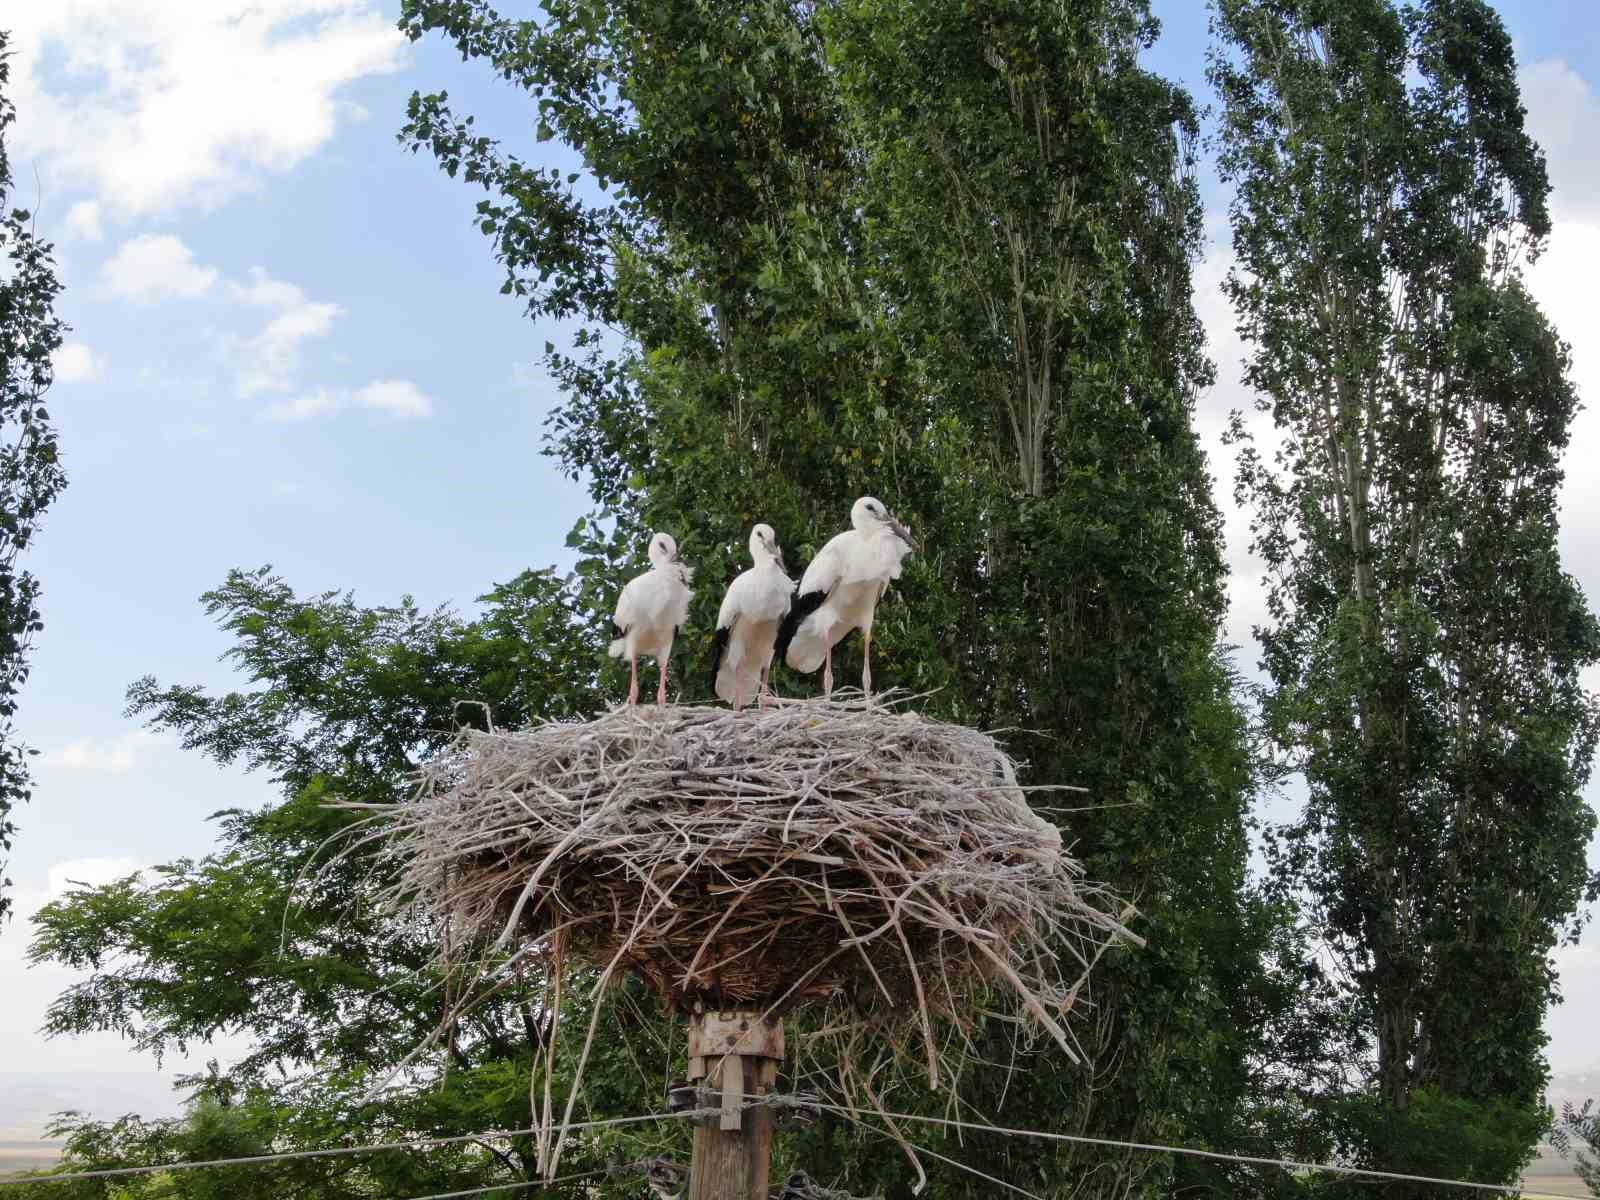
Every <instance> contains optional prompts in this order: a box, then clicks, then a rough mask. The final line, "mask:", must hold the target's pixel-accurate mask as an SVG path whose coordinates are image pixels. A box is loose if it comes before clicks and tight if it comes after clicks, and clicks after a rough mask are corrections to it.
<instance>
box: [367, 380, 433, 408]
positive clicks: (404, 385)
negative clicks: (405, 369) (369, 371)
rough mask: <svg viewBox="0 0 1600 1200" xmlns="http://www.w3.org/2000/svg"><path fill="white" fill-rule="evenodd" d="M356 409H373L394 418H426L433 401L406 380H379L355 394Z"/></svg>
mask: <svg viewBox="0 0 1600 1200" xmlns="http://www.w3.org/2000/svg"><path fill="white" fill-rule="evenodd" d="M354 400H355V402H356V404H357V406H358V407H361V408H375V409H378V410H379V411H380V412H386V413H389V414H390V415H391V416H396V417H426V416H431V415H432V413H433V401H432V400H430V399H428V397H427V396H425V395H424V394H423V393H422V391H421V390H420V389H419V388H418V387H417V385H416V384H414V383H412V382H411V381H410V380H406V379H379V380H377V381H375V382H373V383H369V384H367V386H366V387H364V388H362V389H361V390H360V391H358V392H356V394H355V396H354Z"/></svg>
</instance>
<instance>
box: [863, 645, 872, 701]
mask: <svg viewBox="0 0 1600 1200" xmlns="http://www.w3.org/2000/svg"><path fill="white" fill-rule="evenodd" d="M861 690H862V691H863V692H864V693H866V694H867V695H868V696H870V695H872V634H871V633H863V634H862V635H861Z"/></svg>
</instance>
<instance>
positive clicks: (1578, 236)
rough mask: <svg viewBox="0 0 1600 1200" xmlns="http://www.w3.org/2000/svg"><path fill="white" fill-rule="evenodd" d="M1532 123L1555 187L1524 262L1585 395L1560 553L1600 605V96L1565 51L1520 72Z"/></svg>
mask: <svg viewBox="0 0 1600 1200" xmlns="http://www.w3.org/2000/svg"><path fill="white" fill-rule="evenodd" d="M1521 83H1522V89H1523V103H1524V104H1525V105H1526V106H1527V109H1528V130H1529V132H1530V133H1532V134H1533V135H1534V137H1536V138H1537V139H1538V140H1539V142H1540V144H1541V145H1542V146H1543V147H1544V150H1545V155H1546V158H1547V160H1548V162H1549V168H1550V178H1551V181H1552V183H1553V184H1554V186H1555V191H1554V193H1553V196H1552V201H1551V209H1552V215H1553V217H1554V226H1555V227H1554V230H1553V232H1552V233H1551V235H1550V241H1549V244H1548V245H1547V246H1546V248H1545V252H1544V254H1543V255H1542V256H1541V257H1540V259H1539V261H1538V262H1537V263H1535V264H1533V266H1531V267H1530V268H1528V270H1527V283H1528V289H1529V291H1531V292H1532V293H1533V296H1534V298H1535V299H1536V300H1538V302H1539V306H1540V307H1541V308H1542V309H1543V310H1544V312H1545V315H1546V316H1548V317H1549V318H1550V321H1551V323H1552V324H1554V325H1555V327H1556V329H1557V330H1558V331H1559V332H1560V333H1561V334H1562V335H1563V336H1564V337H1565V338H1567V339H1568V340H1569V341H1570V342H1571V344H1572V372H1571V378H1572V381H1573V383H1574V384H1576V385H1577V388H1578V394H1579V396H1580V398H1582V399H1583V400H1584V402H1585V407H1584V409H1583V410H1582V411H1581V412H1579V414H1578V415H1577V417H1576V419H1575V420H1574V421H1573V423H1572V427H1571V439H1572V440H1571V443H1570V444H1569V446H1568V447H1567V452H1566V455H1565V461H1566V469H1567V476H1566V482H1565V484H1564V486H1563V487H1562V489H1561V551H1562V558H1563V559H1564V560H1565V564H1566V567H1567V569H1568V570H1569V571H1571V572H1572V573H1573V574H1574V575H1575V576H1576V577H1577V579H1578V581H1579V583H1580V584H1581V585H1582V586H1583V589H1584V591H1585V593H1586V594H1587V595H1588V597H1589V602H1590V604H1591V605H1594V604H1596V603H1600V473H1597V472H1595V471H1594V470H1593V469H1592V468H1591V467H1590V466H1589V464H1591V463H1593V462H1595V461H1596V460H1597V459H1600V345H1596V343H1595V340H1594V339H1593V338H1592V337H1590V336H1589V334H1590V330H1591V328H1592V327H1593V324H1594V315H1593V314H1594V299H1593V294H1594V279H1595V276H1596V274H1600V203H1597V202H1596V196H1597V195H1600V191H1597V189H1600V144H1597V142H1596V139H1595V138H1594V137H1593V134H1592V131H1593V130H1594V129H1595V128H1596V127H1597V126H1600V96H1597V94H1596V91H1595V89H1594V87H1592V86H1591V85H1590V82H1589V81H1588V80H1585V79H1584V78H1583V77H1582V76H1581V75H1579V74H1578V73H1577V72H1576V71H1574V70H1573V69H1572V68H1571V67H1570V66H1568V65H1567V64H1566V63H1565V62H1563V61H1562V60H1560V59H1550V60H1546V61H1544V62H1538V63H1534V64H1533V65H1532V66H1530V67H1528V68H1527V69H1526V70H1524V71H1523V72H1522V76H1521Z"/></svg>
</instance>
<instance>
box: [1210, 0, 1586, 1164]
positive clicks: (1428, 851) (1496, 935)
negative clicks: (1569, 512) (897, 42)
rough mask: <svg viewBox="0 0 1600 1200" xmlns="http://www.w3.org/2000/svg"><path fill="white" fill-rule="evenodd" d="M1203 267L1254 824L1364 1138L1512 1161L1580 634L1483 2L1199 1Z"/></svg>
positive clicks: (1522, 198)
mask: <svg viewBox="0 0 1600 1200" xmlns="http://www.w3.org/2000/svg"><path fill="white" fill-rule="evenodd" d="M1216 29H1217V32H1218V33H1219V35H1220V43H1221V44H1220V48H1219V50H1218V51H1217V53H1216V54H1215V56H1214V58H1213V61H1212V70H1211V76H1212V79H1213V81H1214V82H1215V84H1216V86H1217V88H1218V90H1219V91H1220V93H1221V96H1222V100H1223V105H1224V108H1223V114H1222V136H1221V164H1222V167H1223V170H1224V173H1225V174H1226V176H1227V177H1228V178H1229V179H1230V180H1231V181H1232V182H1233V183H1234V184H1235V185H1236V188H1237V194H1236V199H1235V200H1234V202H1233V206H1232V212H1231V216H1232V224H1233V244H1234V249H1235V253H1236V254H1237V257H1238V267H1237V269H1236V271H1235V273H1234V274H1233V275H1232V277H1231V278H1230V280H1229V284H1228V291H1229V294H1230V296H1231V298H1232V300H1233V303H1234V305H1235V309H1236V312H1237V315H1238V320H1239V328H1240V331H1241V333H1242V334H1243V336H1244V338H1245V340H1246V342H1247V344H1248V345H1249V346H1250V351H1251V353H1250V357H1249V360H1248V369H1247V378H1248V382H1249V383H1250V384H1251V385H1252V386H1253V387H1254V388H1255V389H1256V391H1257V393H1258V395H1259V397H1260V399H1259V407H1260V409H1261V411H1263V412H1265V413H1268V414H1270V415H1271V417H1272V421H1273V426H1274V430H1275V435H1276V438H1277V440H1278V448H1277V449H1276V451H1275V452H1274V453H1273V454H1271V455H1269V454H1266V453H1265V452H1263V451H1262V450H1260V449H1257V448H1256V447H1254V446H1253V445H1252V444H1251V443H1250V442H1249V440H1248V438H1245V437H1244V425H1243V419H1242V418H1241V417H1238V416H1237V415H1236V418H1235V434H1236V436H1239V437H1240V438H1241V439H1242V440H1243V441H1244V449H1243V452H1242V455H1241V468H1240V475H1239V480H1238V494H1239V497H1240V499H1241V500H1242V501H1246V502H1248V503H1249V504H1251V505H1252V506H1253V511H1254V525H1253V532H1254V538H1255V540H1254V549H1255V551H1256V552H1257V553H1258V554H1260V555H1261V556H1262V557H1263V558H1264V559H1265V561H1266V563H1267V565H1268V567H1269V568H1270V572H1271V585H1270V594H1269V602H1270V619H1269V621H1268V623H1267V624H1266V626H1265V627H1264V628H1263V629H1261V630H1259V635H1260V637H1261V639H1262V642H1263V645H1264V648H1265V666H1266V668H1267V670H1268V672H1269V673H1270V676H1271V680H1272V685H1273V686H1272V688H1271V690H1270V692H1269V694H1268V696H1267V698H1266V703H1265V713H1266V718H1267V722H1268V726H1269V728H1270V730H1271V732H1272V734H1273V736H1274V738H1275V739H1276V741H1277V742H1279V743H1280V744H1281V745H1282V746H1284V747H1287V748H1289V749H1290V750H1291V751H1292V753H1293V755H1294V758H1295V763H1296V765H1297V766H1298V767H1299V768H1300V769H1301V770H1302V771H1303V772H1304V777H1305V780H1306V782H1307V785H1308V789H1309V797H1308V800H1307V803H1306V805H1305V808H1304V812H1303V815H1302V816H1301V817H1300V819H1299V820H1297V821H1294V822H1292V823H1290V824H1288V825H1287V826H1286V827H1284V828H1282V829H1279V830H1277V831H1276V835H1275V837H1274V838H1273V839H1272V840H1271V842H1270V845H1271V847H1272V849H1273V850H1274V863H1275V866H1276V869H1277V870H1278V872H1279V873H1280V877H1281V878H1282V879H1283V880H1285V881H1286V882H1287V883H1288V884H1289V885H1291V887H1292V888H1293V889H1295V890H1297V891H1299V892H1300V893H1301V894H1302V895H1303V896H1304V897H1306V898H1307V900H1308V902H1309V909H1310V912H1311V914H1312V925H1313V928H1314V933H1315V935H1316V936H1317V937H1318V938H1319V939H1320V940H1321V941H1322V942H1323V943H1324V944H1325V946H1326V947H1327V949H1328V950H1329V951H1330V952H1331V954H1332V955H1333V957H1334V959H1335V960H1336V961H1337V964H1338V966H1339V968H1340V970H1339V972H1338V979H1339V980H1340V981H1341V982H1342V984H1343V986H1344V987H1345V988H1346V989H1347V990H1348V992H1349V994H1350V995H1351V996H1352V997H1353V999H1354V1000H1355V1002H1356V1003H1357V1005H1358V1007H1359V1011H1360V1014H1361V1019H1362V1023H1363V1025H1364V1028H1365V1032H1366V1038H1367V1041H1368V1044H1369V1045H1370V1046H1371V1048H1372V1050H1373V1052H1374V1054H1375V1061H1374V1062H1373V1064H1372V1069H1371V1071H1370V1074H1369V1073H1367V1072H1365V1071H1363V1070H1361V1069H1359V1064H1358V1069H1357V1070H1356V1071H1355V1072H1354V1076H1355V1078H1347V1080H1346V1083H1347V1090H1346V1094H1345V1097H1344V1099H1345V1100H1346V1101H1347V1103H1345V1104H1343V1106H1342V1107H1341V1110H1340V1111H1341V1118H1340V1119H1341V1122H1342V1127H1343V1129H1344V1134H1345V1137H1346V1138H1347V1139H1348V1140H1349V1142H1350V1144H1351V1146H1352V1148H1353V1149H1354V1150H1355V1151H1357V1152H1359V1153H1361V1154H1363V1155H1364V1156H1366V1158H1367V1160H1368V1161H1372V1162H1376V1163H1382V1164H1383V1165H1386V1166H1391V1167H1396V1168H1401V1169H1406V1168H1407V1167H1410V1168H1411V1169H1420V1168H1422V1167H1424V1166H1427V1165H1433V1164H1438V1165H1442V1166H1444V1167H1445V1168H1447V1169H1448V1170H1449V1173H1451V1174H1454V1175H1458V1176H1470V1177H1473V1178H1479V1179H1485V1180H1497V1181H1503V1182H1510V1181H1512V1180H1514V1179H1515V1178H1516V1174H1517V1171H1518V1169H1519V1167H1520V1166H1521V1164H1522V1163H1523V1162H1524V1161H1525V1160H1526V1158H1527V1157H1528V1156H1529V1155H1530V1154H1531V1153H1532V1150H1533V1147H1534V1144H1535V1141H1536V1139H1537V1136H1538V1134H1539V1132H1540V1130H1541V1128H1542V1126H1543V1123H1544V1115H1543V1114H1544V1109H1543V1104H1542V1091H1543V1086H1544V1082H1545V1079H1546V1074H1547V1068H1546V1065H1545V1062H1544V1059H1543V1057H1542V1053H1541V1049H1542V1047H1543V1045H1544V1042H1545V1035H1544V1032H1543V1016H1544V1012H1545V1009H1546V1006H1547V1005H1548V1004H1549V1003H1550V1002H1551V1001H1552V1000H1553V999H1554V998H1555V995H1556V980H1555V976H1554V974H1553V971H1552V969H1551V966H1550V959H1549V952H1550V950H1551V949H1552V947H1553V946H1555V945H1556V944H1557V942H1558V941H1559V940H1560V939H1561V938H1562V937H1563V935H1564V934H1567V933H1569V932H1571V931H1572V930H1573V929H1574V928H1575V925H1576V920H1577V918H1576V917H1575V913H1576V912H1577V911H1578V909H1579V905H1580V903H1581V902H1582V901H1583V900H1584V899H1585V897H1588V898H1591V899H1592V898H1593V896H1594V892H1595V880H1594V879H1592V878H1590V877H1589V876H1588V874H1587V871H1586V867H1585V859H1584V851H1585V846H1586V844H1587V842H1588V840H1589V837H1590V834H1591V833H1592V831H1593V829H1594V815H1593V814H1592V813H1591V812H1590V810H1589V809H1588V808H1587V807H1586V806H1585V804H1584V803H1583V801H1582V799H1581V795H1580V792H1581V789H1582V787H1583V785H1584V783H1585V781H1586V780H1587V779H1588V777H1589V767H1590V760H1591V757H1592V754H1593V751H1594V746H1595V736H1596V728H1597V713H1596V706H1595V702H1594V699H1593V698H1592V697H1591V696H1589V695H1587V694H1586V693H1585V692H1584V690H1583V688H1582V686H1581V685H1580V682H1579V673H1580V671H1581V670H1582V669H1583V668H1584V667H1585V666H1587V665H1588V664H1590V663H1592V662H1594V661H1595V660H1596V658H1597V656H1600V628H1597V626H1596V622H1595V620H1594V617H1593V616H1592V615H1591V613H1590V611H1589V609H1588V607H1587V605H1586V604H1585V601H1584V598H1583V596H1582V595H1581V593H1580V592H1579V589H1578V587H1577V586H1576V584H1575V583H1574V581H1573V580H1572V578H1571V577H1570V576H1569V575H1567V574H1566V573H1565V572H1564V571H1563V569H1562V566H1561V562H1560V558H1559V554H1558V552H1557V545H1556V535H1557V529H1558V520H1557V495H1558V492H1559V489H1560V486H1561V481H1562V467H1561V458H1562V453H1563V451H1564V450H1565V448H1566V446H1567V440H1568V431H1569V428H1570V423H1571V421H1572V418H1573V414H1574V413H1575V412H1576V410H1577V397H1576V395H1575V393H1574V390H1573V387H1572V384H1571V382H1570V381H1569V379H1568V355H1567V348H1566V346H1565V345H1564V344H1563V343H1562V342H1561V341H1560V339H1559V338H1558V337H1557V336H1556V334H1555V333H1554V331H1553V330H1552V329H1551V327H1550V325H1549V324H1548V322H1547V321H1546V320H1545V318H1544V316H1543V314H1542V313H1541V312H1540V311H1539V308H1538V306H1537V305H1536V304H1535V303H1534V301H1533V300H1532V299H1531V298H1530V296H1529V295H1528V293H1527V292H1526V291H1525V290H1524V288H1523V286H1522V284H1521V282H1520V281H1519V278H1518V264H1519V262H1522V261H1525V260H1527V259H1530V258H1531V257H1532V256H1533V255H1534V254H1536V253H1537V252H1538V251H1539V249H1540V247H1541V245H1542V243H1543V240H1544V238H1545V236H1546V234H1547V233H1548V231H1549V225H1550V222H1549V216H1548V213H1547V211H1546V205H1545V199H1546V193H1547V191H1548V182H1547V179H1546V175H1545V167H1544V160H1543V157H1542V155H1541V154H1540V151H1539V149H1538V147H1537V146H1536V145H1535V144H1534V143H1533V142H1532V140H1531V139H1530V138H1529V137H1528V135H1527V134H1526V132H1525V131H1524V129H1523V110H1522V107H1521V103H1520V99H1519V94H1518V88H1517V81H1516V64H1515V61H1514V58H1513V55H1512V50H1511V41H1510V38H1509V37H1508V35H1507V34H1506V32H1505V30H1504V28H1503V27H1502V25H1501V23H1500V21H1499V18H1498V17H1497V16H1496V15H1495V13H1494V11H1493V10H1492V9H1491V8H1490V7H1489V6H1488V5H1487V4H1486V3H1483V0H1420V2H1419V3H1415V4H1406V5H1399V4H1396V3H1394V2H1393V0H1337V2H1332V0H1288V2H1284V0H1220V2H1219V4H1218V5H1217V15H1216Z"/></svg>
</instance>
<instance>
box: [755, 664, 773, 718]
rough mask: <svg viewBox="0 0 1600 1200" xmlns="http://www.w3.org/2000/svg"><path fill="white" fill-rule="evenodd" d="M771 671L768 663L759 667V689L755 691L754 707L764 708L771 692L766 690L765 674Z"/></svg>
mask: <svg viewBox="0 0 1600 1200" xmlns="http://www.w3.org/2000/svg"><path fill="white" fill-rule="evenodd" d="M771 673H772V666H771V664H768V665H767V666H764V667H762V668H761V690H760V691H759V692H757V693H756V707H757V708H765V707H766V706H767V700H768V698H769V696H770V694H771V693H769V692H768V691H767V676H768V675H769V674H771Z"/></svg>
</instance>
